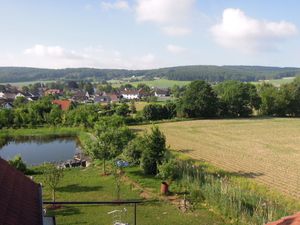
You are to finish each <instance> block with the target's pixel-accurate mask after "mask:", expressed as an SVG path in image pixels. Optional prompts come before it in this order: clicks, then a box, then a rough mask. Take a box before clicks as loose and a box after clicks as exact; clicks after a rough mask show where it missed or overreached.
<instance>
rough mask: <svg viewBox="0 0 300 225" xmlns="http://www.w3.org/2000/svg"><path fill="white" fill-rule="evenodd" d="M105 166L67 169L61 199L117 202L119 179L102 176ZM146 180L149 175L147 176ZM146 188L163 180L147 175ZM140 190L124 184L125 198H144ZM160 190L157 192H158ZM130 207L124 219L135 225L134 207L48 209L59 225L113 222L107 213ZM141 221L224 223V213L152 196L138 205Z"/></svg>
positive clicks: (46, 192) (47, 194)
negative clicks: (179, 205) (189, 208)
mask: <svg viewBox="0 0 300 225" xmlns="http://www.w3.org/2000/svg"><path fill="white" fill-rule="evenodd" d="M101 172H102V167H95V166H91V167H89V168H83V169H80V168H76V169H68V170H65V174H64V178H63V180H62V182H61V184H60V186H59V188H58V191H57V199H56V200H57V201H114V200H115V199H116V194H115V193H116V192H115V180H114V178H113V176H111V175H110V176H102V175H100V174H101ZM128 173H132V175H130V177H133V178H137V179H136V181H138V182H139V181H142V180H143V179H144V178H143V176H142V175H141V173H140V172H139V170H138V169H134V168H133V169H128ZM34 179H35V181H36V182H43V179H42V175H35V176H34ZM145 179H146V178H145ZM142 184H143V186H144V185H146V186H145V187H148V185H149V186H151V187H152V188H153V189H154V190H153V191H154V193H155V192H156V190H159V187H160V186H159V185H160V182H159V181H157V179H156V178H147V179H146V181H145V182H142ZM140 192H141V191H140V190H138V189H136V188H134V187H133V186H132V185H130V184H129V183H128V182H125V181H124V182H123V183H122V186H121V199H123V200H126V199H128V200H130V199H141V197H140ZM156 193H157V192H156ZM43 198H44V201H46V200H51V193H50V191H49V189H48V187H47V186H45V187H43ZM124 207H125V208H126V209H127V210H128V212H127V215H124V217H123V219H124V220H125V221H126V222H129V224H133V206H129V205H127V206H124V205H121V206H107V205H106V206H95V205H94V206H92V205H89V206H87V205H81V206H78V205H68V206H67V205H66V206H63V207H62V208H61V209H58V210H55V211H48V214H49V215H55V216H56V219H57V224H60V225H73V224H86V225H95V224H105V225H106V224H112V218H111V216H110V215H108V214H107V212H110V211H112V210H115V209H123V208H124ZM137 224H141V225H153V224H159V225H184V224H186V225H190V224H192V225H224V224H226V223H225V222H224V221H223V219H221V218H220V216H218V215H216V214H214V213H213V212H211V211H209V210H208V209H207V208H203V207H200V208H199V209H198V210H196V211H195V212H194V213H182V212H180V211H179V210H178V209H177V208H176V207H175V206H174V205H171V204H170V203H169V202H164V201H159V200H158V199H156V198H155V197H154V198H151V199H149V202H148V203H144V204H142V205H139V206H138V207H137Z"/></svg>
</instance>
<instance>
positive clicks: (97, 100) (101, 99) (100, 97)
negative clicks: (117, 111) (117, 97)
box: [94, 95, 110, 103]
mask: <svg viewBox="0 0 300 225" xmlns="http://www.w3.org/2000/svg"><path fill="white" fill-rule="evenodd" d="M108 102H110V99H109V98H108V97H107V96H103V95H96V96H95V97H94V103H108Z"/></svg>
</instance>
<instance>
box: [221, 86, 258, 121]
mask: <svg viewBox="0 0 300 225" xmlns="http://www.w3.org/2000/svg"><path fill="white" fill-rule="evenodd" d="M215 89H216V92H217V94H218V97H219V99H220V106H221V107H220V108H221V112H220V114H221V115H222V116H230V117H247V116H250V115H251V114H252V111H253V109H258V108H259V105H260V98H259V96H258V94H257V90H256V87H255V86H254V85H252V84H250V83H242V82H239V81H226V82H223V83H221V84H219V85H217V86H216V88H215Z"/></svg>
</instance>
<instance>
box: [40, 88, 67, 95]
mask: <svg viewBox="0 0 300 225" xmlns="http://www.w3.org/2000/svg"><path fill="white" fill-rule="evenodd" d="M62 93H63V91H61V90H59V89H48V90H46V91H45V92H44V95H45V96H48V95H61V94H62Z"/></svg>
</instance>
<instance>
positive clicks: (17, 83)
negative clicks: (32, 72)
mask: <svg viewBox="0 0 300 225" xmlns="http://www.w3.org/2000/svg"><path fill="white" fill-rule="evenodd" d="M51 82H56V80H36V81H24V82H14V83H11V82H8V83H0V84H1V85H6V84H11V85H13V86H17V87H23V86H28V85H29V84H35V83H51Z"/></svg>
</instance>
